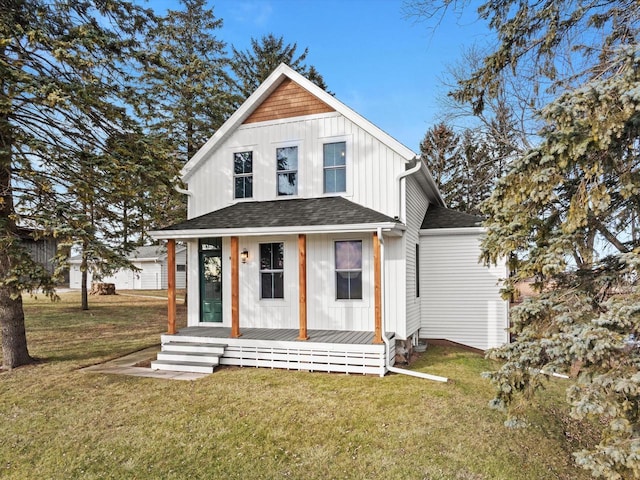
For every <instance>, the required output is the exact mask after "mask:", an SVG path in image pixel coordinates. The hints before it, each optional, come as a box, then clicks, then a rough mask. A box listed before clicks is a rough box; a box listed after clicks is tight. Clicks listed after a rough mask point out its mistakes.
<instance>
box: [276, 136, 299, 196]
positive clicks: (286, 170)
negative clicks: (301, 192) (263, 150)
mask: <svg viewBox="0 0 640 480" xmlns="http://www.w3.org/2000/svg"><path fill="white" fill-rule="evenodd" d="M276 160H277V165H278V166H277V169H278V171H277V175H278V195H297V194H298V147H283V148H278V149H276Z"/></svg>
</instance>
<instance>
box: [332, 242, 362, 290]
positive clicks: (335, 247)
mask: <svg viewBox="0 0 640 480" xmlns="http://www.w3.org/2000/svg"><path fill="white" fill-rule="evenodd" d="M346 242H359V243H360V268H359V269H358V268H349V269H347V268H340V269H339V268H337V264H338V255H337V244H338V243H346ZM364 257H365V242H364V241H363V240H362V239H359V238H352V239H339V240H334V241H333V281H334V288H335V292H334V293H335V294H334V299H335V301H336V302H343V301H346V302H361V301H363V300H364V296H365V292H364V288H365V281H364V270H365V262H364ZM341 272H345V273H351V272H359V273H360V298H352V297H351V296H349V298H338V273H341ZM349 295H351V292H349Z"/></svg>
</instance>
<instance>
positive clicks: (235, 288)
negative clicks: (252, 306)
mask: <svg viewBox="0 0 640 480" xmlns="http://www.w3.org/2000/svg"><path fill="white" fill-rule="evenodd" d="M238 260H239V253H238V237H231V338H238V337H239V336H240V335H241V333H240V297H239V290H240V280H239V277H238V274H239V271H238Z"/></svg>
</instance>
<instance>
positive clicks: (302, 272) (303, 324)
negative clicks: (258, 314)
mask: <svg viewBox="0 0 640 480" xmlns="http://www.w3.org/2000/svg"><path fill="white" fill-rule="evenodd" d="M298 277H299V288H298V292H299V293H298V297H299V303H300V306H299V311H298V314H299V316H300V334H299V335H298V340H308V339H309V335H307V236H306V235H304V234H299V235H298Z"/></svg>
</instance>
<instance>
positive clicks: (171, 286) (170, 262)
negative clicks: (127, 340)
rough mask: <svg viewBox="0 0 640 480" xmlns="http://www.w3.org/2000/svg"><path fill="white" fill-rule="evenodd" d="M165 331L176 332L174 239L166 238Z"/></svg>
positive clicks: (170, 333)
mask: <svg viewBox="0 0 640 480" xmlns="http://www.w3.org/2000/svg"><path fill="white" fill-rule="evenodd" d="M167 290H168V291H167V295H168V298H169V302H168V307H167V308H168V311H167V323H168V326H167V333H168V334H169V335H173V334H175V333H176V241H175V240H174V239H171V240H167Z"/></svg>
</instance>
